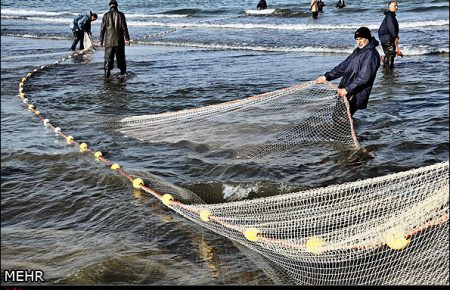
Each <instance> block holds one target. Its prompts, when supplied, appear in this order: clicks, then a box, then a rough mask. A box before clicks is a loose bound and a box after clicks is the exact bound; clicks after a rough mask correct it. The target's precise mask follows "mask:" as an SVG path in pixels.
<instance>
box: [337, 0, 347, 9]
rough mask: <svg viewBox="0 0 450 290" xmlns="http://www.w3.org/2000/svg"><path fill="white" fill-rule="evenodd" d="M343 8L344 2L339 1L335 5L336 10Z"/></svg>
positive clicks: (342, 0)
mask: <svg viewBox="0 0 450 290" xmlns="http://www.w3.org/2000/svg"><path fill="white" fill-rule="evenodd" d="M344 7H345V1H344V0H339V1H338V2H337V3H336V8H339V9H342V8H344Z"/></svg>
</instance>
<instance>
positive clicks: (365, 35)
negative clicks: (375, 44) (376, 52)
mask: <svg viewBox="0 0 450 290" xmlns="http://www.w3.org/2000/svg"><path fill="white" fill-rule="evenodd" d="M371 38H372V33H371V32H370V29H369V28H367V27H364V26H362V27H360V28H358V29H357V30H356V31H355V40H356V44H357V45H358V47H359V48H363V47H364V46H366V45H367V44H369V41H370V39H371Z"/></svg>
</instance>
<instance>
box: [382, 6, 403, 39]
mask: <svg viewBox="0 0 450 290" xmlns="http://www.w3.org/2000/svg"><path fill="white" fill-rule="evenodd" d="M384 15H385V16H384V19H383V22H381V25H380V28H379V29H378V38H379V39H380V42H381V45H386V44H387V43H388V42H391V43H394V40H395V38H398V31H399V27H398V21H397V18H396V17H395V13H394V12H391V11H386V12H384Z"/></svg>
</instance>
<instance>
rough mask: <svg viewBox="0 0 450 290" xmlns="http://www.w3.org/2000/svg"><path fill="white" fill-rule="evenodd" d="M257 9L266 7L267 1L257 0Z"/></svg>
mask: <svg viewBox="0 0 450 290" xmlns="http://www.w3.org/2000/svg"><path fill="white" fill-rule="evenodd" d="M256 9H257V10H264V9H267V2H266V0H259V2H258V5H256Z"/></svg>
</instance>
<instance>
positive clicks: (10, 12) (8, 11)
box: [1, 8, 78, 17]
mask: <svg viewBox="0 0 450 290" xmlns="http://www.w3.org/2000/svg"><path fill="white" fill-rule="evenodd" d="M64 14H72V15H78V14H77V13H69V12H50V11H38V10H26V9H9V8H4V9H3V8H2V9H1V15H2V17H3V16H4V15H9V16H27V15H43V16H58V15H64Z"/></svg>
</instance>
